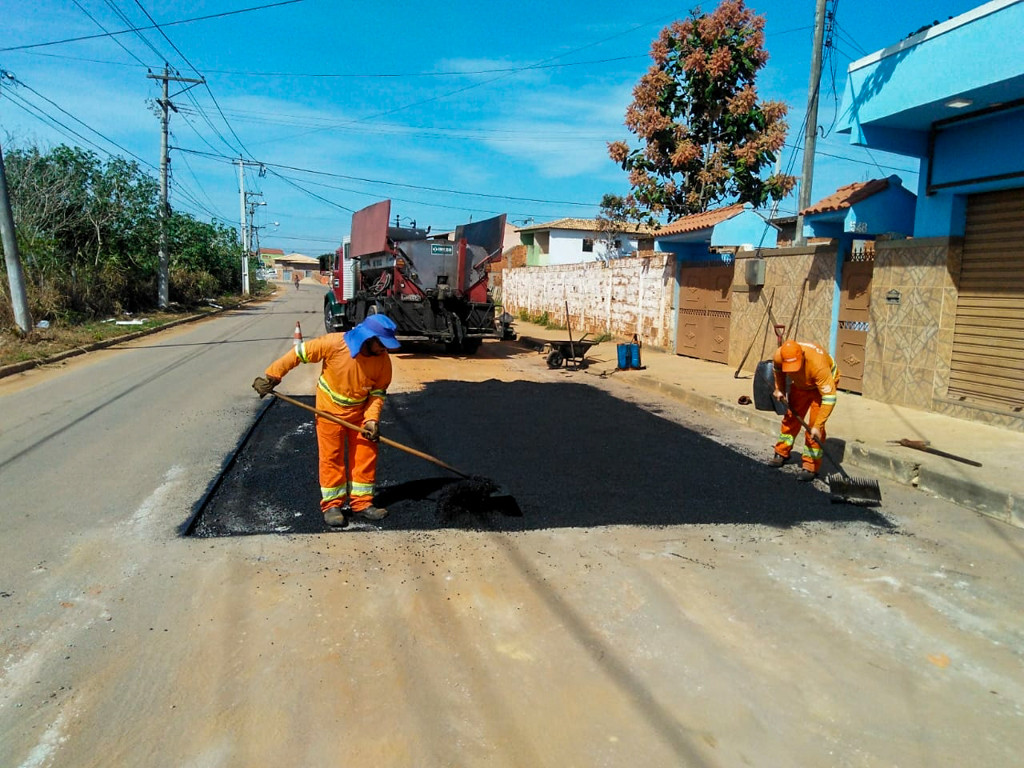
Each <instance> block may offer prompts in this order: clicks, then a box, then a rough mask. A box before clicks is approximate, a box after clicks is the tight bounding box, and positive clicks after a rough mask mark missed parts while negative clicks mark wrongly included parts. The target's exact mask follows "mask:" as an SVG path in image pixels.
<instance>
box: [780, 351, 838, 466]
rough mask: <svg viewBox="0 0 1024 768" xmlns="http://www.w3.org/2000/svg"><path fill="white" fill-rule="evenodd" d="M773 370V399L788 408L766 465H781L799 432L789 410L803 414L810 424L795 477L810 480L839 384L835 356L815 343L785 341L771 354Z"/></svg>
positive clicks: (819, 464) (796, 421)
mask: <svg viewBox="0 0 1024 768" xmlns="http://www.w3.org/2000/svg"><path fill="white" fill-rule="evenodd" d="M773 363H774V371H775V391H774V392H773V393H772V396H773V397H774V398H775V399H776V400H782V401H785V402H786V404H787V406H788V408H789V410H787V411H786V415H785V416H783V417H782V428H781V430H780V432H779V440H778V442H777V443H776V444H775V455H774V456H772V458H771V460H770V461H769V462H768V464H769V466H772V467H781V466H782V465H783V464H785V463H786V461H788V460H789V454H790V453H791V452H792V450H793V443H794V442H795V441H796V437H797V435H799V434H800V421H799V419H797V417H796V416H794V415H793V414H797V415H799V416H801V417H803V419H804V421H806V422H807V425H808V426H809V427H810V428H811V431H810V433H809V434H805V435H804V451H803V460H802V463H803V468H802V469H801V470H800V473H799V474H798V475H797V479H798V480H802V481H808V480H813V479H814V478H815V477H817V475H818V470H820V469H821V456H822V450H821V446H822V445H823V444H824V442H825V422H826V421H828V417H829V415H830V414H831V413H832V409H833V408H835V406H836V386H837V385H838V384H839V368H838V367H836V363H835V360H833V359H832V356H831V355H829V353H828V352H826V351H825V350H824V349H822V348H821V347H819V346H818V345H817V344H812V343H809V342H805V341H802V342H797V341H793V340H790V341H787V342H784V343H783V344H782V346H781V347H779V348H778V349H777V350H775V355H774V357H773ZM787 376H788V377H789V382H790V387H789V397H788V398H787V397H786V396H785V395H784V394H783V393H784V392H785V391H786V377H787Z"/></svg>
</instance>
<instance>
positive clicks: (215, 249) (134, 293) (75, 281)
mask: <svg viewBox="0 0 1024 768" xmlns="http://www.w3.org/2000/svg"><path fill="white" fill-rule="evenodd" d="M6 159H7V163H6V165H7V179H8V187H9V190H10V193H11V207H12V210H13V213H14V219H15V227H16V229H17V233H18V245H19V250H20V251H21V254H22V261H23V263H24V267H25V277H26V285H27V289H28V294H29V302H30V305H31V312H32V315H33V316H34V317H38V318H49V319H64V320H69V321H73V320H75V319H76V318H79V317H94V316H97V315H103V314H111V313H115V312H119V311H121V310H128V311H140V310H147V309H152V308H153V307H154V304H155V297H156V281H157V240H158V234H159V220H158V219H157V205H158V198H159V195H158V187H157V182H156V180H155V179H154V178H153V177H152V176H150V175H149V174H147V173H146V172H145V171H144V170H143V169H142V168H141V167H140V166H139V165H138V164H137V163H135V162H134V161H130V160H126V159H124V158H121V157H116V156H113V157H110V158H108V159H106V160H100V159H99V157H97V155H96V154H95V153H93V152H90V151H86V150H83V149H81V148H77V147H68V146H63V145H62V146H58V147H55V148H53V149H51V150H49V151H46V152H43V151H41V150H40V149H39V148H38V147H35V146H31V147H27V148H18V149H15V150H13V151H10V152H8V153H7V158H6ZM168 234H169V238H170V250H171V293H172V298H173V299H174V300H175V301H177V302H179V303H185V304H191V303H195V302H199V301H202V300H203V299H205V298H207V297H211V296H216V295H218V294H222V293H228V292H235V291H238V290H239V289H240V287H241V268H240V263H239V260H238V255H239V254H240V253H241V248H240V246H239V243H238V237H237V232H236V231H235V230H234V229H229V228H226V227H223V226H218V225H214V224H207V223H204V222H201V221H198V220H197V219H195V218H194V217H192V216H189V215H187V214H183V213H177V212H175V213H172V215H171V217H170V219H169V222H168ZM5 302H6V297H5V296H4V295H3V294H2V293H0V320H3V321H4V322H6V321H7V318H8V315H9V314H10V308H9V307H8V306H6V303H5Z"/></svg>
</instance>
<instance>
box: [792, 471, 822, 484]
mask: <svg viewBox="0 0 1024 768" xmlns="http://www.w3.org/2000/svg"><path fill="white" fill-rule="evenodd" d="M817 476H818V473H817V472H811V470H809V469H801V470H800V471H799V472H797V474H796V479H797V480H799V481H800V482H801V483H809V482H810V481H811V480H813V479H814V478H816V477H817Z"/></svg>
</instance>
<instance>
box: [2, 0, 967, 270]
mask: <svg viewBox="0 0 1024 768" xmlns="http://www.w3.org/2000/svg"><path fill="white" fill-rule="evenodd" d="M271 2H272V0H209V1H208V2H173V1H172V2H165V3H163V4H161V5H157V4H156V3H153V2H152V0H61V1H58V0H31V2H27V1H26V0H0V18H3V20H4V26H3V31H4V34H3V35H2V37H0V69H3V70H5V71H7V72H9V73H11V74H12V75H14V76H15V77H16V78H17V83H12V82H11V81H10V80H5V81H4V82H3V84H2V85H0V140H2V141H3V146H4V148H5V149H7V148H9V147H11V146H24V145H26V144H29V143H37V144H40V145H42V146H44V147H49V146H54V145H57V144H60V143H74V144H78V145H80V146H84V147H87V148H89V149H93V150H94V151H96V152H97V153H98V154H100V155H101V156H104V155H106V154H107V153H112V154H120V155H129V154H131V155H135V156H137V158H138V159H140V161H144V163H145V165H146V167H147V168H148V169H149V170H150V171H151V172H152V173H153V175H154V176H156V175H157V166H158V164H159V153H160V131H159V121H158V119H157V117H156V114H155V112H154V111H153V109H154V108H153V101H154V100H155V99H157V98H159V96H160V86H159V82H158V81H156V80H153V79H148V78H147V77H146V74H147V68H151V69H152V70H153V71H154V72H156V71H159V70H161V69H162V67H163V64H164V61H167V62H168V63H169V64H170V67H171V69H172V71H176V72H177V73H178V74H180V75H181V76H183V77H190V78H196V77H199V76H202V77H204V78H205V79H206V85H199V86H196V87H193V88H191V89H190V90H188V91H187V92H184V93H183V92H181V91H182V88H183V87H184V86H183V85H181V84H174V83H172V86H171V96H172V101H173V102H174V104H175V105H176V106H177V107H178V112H177V113H174V114H172V117H171V139H170V144H171V146H172V151H171V164H172V173H173V180H172V186H171V203H172V205H173V206H174V207H175V209H177V210H181V211H186V212H188V213H191V214H193V215H195V216H196V217H197V218H200V219H203V220H207V221H208V220H210V219H211V218H214V217H215V218H217V219H218V220H221V221H223V222H225V223H226V224H228V225H229V226H234V227H238V225H239V218H240V212H239V191H238V166H237V164H236V162H233V161H237V158H238V157H239V155H240V154H241V155H244V156H245V158H246V159H247V160H250V161H256V162H259V163H262V164H264V171H263V173H262V175H261V172H260V169H259V167H257V166H247V167H246V170H245V177H246V178H245V186H246V189H247V191H249V192H253V193H262V198H258V199H262V200H263V201H265V202H266V205H265V206H261V207H260V208H259V209H258V212H257V216H256V222H257V224H258V225H259V226H260V227H261V229H260V244H261V245H262V246H264V247H273V248H282V249H283V250H285V251H286V252H292V251H297V252H301V253H306V254H308V255H312V256H315V255H318V254H320V253H324V252H328V251H332V250H334V248H335V247H337V245H338V244H339V243H340V242H341V239H342V236H343V235H345V234H347V233H348V230H349V227H350V224H351V215H352V214H351V212H352V210H358V209H360V208H363V207H365V206H367V205H370V204H371V203H374V202H376V201H378V200H381V199H385V198H391V199H392V201H393V202H392V214H393V215H394V214H398V215H400V216H401V218H402V221H403V222H407V221H410V220H415V221H416V223H417V225H418V226H421V227H425V226H427V225H430V226H431V227H433V229H434V230H435V231H438V230H447V229H451V228H454V227H455V226H456V225H458V224H462V223H466V222H468V221H471V220H479V219H481V218H487V217H490V216H493V215H495V214H497V213H507V214H508V218H509V221H510V222H513V223H522V222H525V221H528V220H532V221H533V222H534V223H540V222H543V221H549V220H552V219H558V218H562V217H564V216H574V217H584V218H589V217H593V216H594V215H596V214H597V212H598V203H599V201H600V199H601V196H602V195H603V194H605V193H608V192H612V193H616V194H625V193H626V192H628V191H629V187H628V182H627V179H626V174H625V173H624V172H623V171H622V170H621V169H620V168H619V167H618V166H617V165H615V163H613V162H612V161H611V160H610V159H608V155H607V151H606V144H607V142H608V141H613V140H617V139H631V138H632V137H631V135H630V134H629V133H628V131H626V129H625V128H624V127H623V115H624V113H625V109H626V106H627V105H628V104H629V103H630V101H631V99H632V96H631V91H632V88H633V86H634V85H635V84H636V82H637V80H638V79H639V78H640V77H641V75H642V74H643V73H644V72H645V71H646V69H647V68H648V67H649V66H650V59H649V56H648V51H649V49H650V43H651V41H652V40H653V39H654V38H655V37H656V36H657V35H658V32H659V31H660V30H661V29H662V28H663V27H664V26H666V25H667V24H669V23H670V22H672V21H673V20H675V19H681V18H685V17H686V16H688V15H689V13H690V11H691V9H692V8H693V7H695V6H693V5H689V4H678V3H671V2H660V1H658V0H654V1H651V0H649V1H648V2H645V3H636V4H630V3H623V2H621V0H614V1H609V0H589V1H588V2H579V1H578V0H562V2H536V0H520V1H519V2H515V3H491V4H487V3H480V2H465V1H464V0H447V2H444V3H417V2H400V1H398V0H392V2H378V3H356V2H348V1H336V0H301V2H291V3H286V2H281V0H278V2H279V4H277V5H274V6H273V7H265V8H262V9H260V10H253V11H251V12H245V13H232V12H235V11H241V10H244V9H249V8H256V7H259V6H263V5H267V4H269V3H271ZM715 4H716V3H714V2H709V3H705V4H704V5H703V6H702V7H703V8H704V9H705V10H707V11H710V10H712V9H713V8H714V6H715ZM980 4H981V3H980V2H978V1H977V0H902V1H901V2H892V0H888V1H887V2H882V1H881V0H861V2H859V3H854V2H853V0H838V2H837V3H835V2H830V3H829V8H830V9H832V8H834V9H835V19H836V31H835V33H834V35H833V41H834V48H833V49H831V50H830V52H829V56H828V58H827V60H826V67H825V71H824V73H823V79H822V85H821V101H820V107H819V120H818V121H819V124H820V125H821V127H822V130H823V131H824V133H825V137H824V138H819V141H818V154H817V156H816V160H815V175H814V183H813V187H812V192H813V194H812V198H813V199H815V200H816V199H819V198H821V197H824V196H825V195H827V194H829V193H831V192H832V191H834V190H835V189H836V188H837V187H839V186H842V185H844V184H848V183H850V182H854V181H863V180H866V179H870V178H879V177H881V176H885V175H890V174H893V173H895V174H898V175H899V176H901V177H902V178H903V180H904V184H905V185H906V186H908V187H909V188H911V189H912V190H913V189H916V184H917V174H916V170H917V163H916V161H914V160H913V159H911V158H905V157H899V156H892V155H886V154H884V153H879V152H870V153H869V152H868V151H867V150H865V149H862V148H859V147H854V146H851V145H850V144H849V142H848V137H846V136H844V135H840V134H837V133H836V132H835V131H834V130H832V129H831V126H833V120H834V117H835V115H836V112H837V105H838V104H839V102H841V97H842V90H843V87H844V84H845V79H846V69H847V66H848V65H849V63H850V62H851V61H852V60H855V59H857V58H860V57H861V56H863V55H865V54H867V53H871V52H874V51H876V50H879V49H880V48H884V47H886V46H888V45H891V44H893V43H895V42H898V41H899V40H901V39H903V38H904V37H906V36H907V35H909V34H911V33H912V32H914V31H916V30H918V29H919V28H921V27H922V26H924V25H927V24H930V23H932V22H934V21H944V20H946V19H947V18H949V17H950V16H956V15H959V14H961V13H964V12H966V11H968V10H970V9H971V8H974V7H976V6H978V5H980ZM814 5H815V3H814V0H753V2H748V6H750V7H752V8H753V9H754V10H756V11H757V12H758V13H760V14H763V15H764V16H765V17H766V27H765V31H766V35H767V38H766V47H767V49H768V51H769V53H770V55H771V59H770V60H769V62H768V64H767V66H766V67H765V69H764V70H762V74H761V78H760V80H759V86H758V87H759V92H760V95H761V98H763V99H780V100H783V101H785V102H787V103H788V104H789V106H790V113H789V125H790V131H789V134H790V137H789V140H788V144H789V145H790V146H787V148H786V150H785V154H784V155H783V157H782V158H781V162H782V166H783V168H784V169H785V168H789V167H791V168H792V171H791V172H792V173H794V174H797V175H799V172H800V166H801V162H802V160H801V143H802V142H800V141H799V137H800V136H801V135H802V134H801V131H800V128H801V125H802V123H803V120H804V113H805V108H806V100H807V85H808V77H809V73H810V60H811V47H812V37H811V35H812V27H813V23H814ZM147 14H148V16H149V17H151V18H147ZM198 17H213V18H207V19H204V20H197V21H189V20H190V19H196V18H198ZM174 22H185V23H174ZM154 23H156V24H159V25H161V29H160V30H157V29H150V30H145V31H141V32H138V33H134V32H132V33H128V34H119V35H113V36H106V35H104V30H106V31H107V32H119V31H122V30H126V29H129V28H131V27H133V26H134V27H142V26H149V25H152V24H154ZM161 32H162V33H161ZM81 37H88V38H89V39H84V40H75V41H70V42H61V41H68V40H70V39H72V38H81ZM44 43H56V44H49V45H40V44H44ZM23 46H33V47H23ZM59 124H63V125H59ZM70 131H74V132H75V133H77V134H80V135H81V136H82V137H85V138H86V139H88V140H89V141H90V142H93V143H94V145H95V146H94V145H91V144H88V143H86V142H85V141H83V140H82V139H81V138H78V137H76V136H74V135H73V134H72V133H70ZM819 136H820V134H819ZM253 199H257V198H253ZM785 213H795V203H794V201H793V200H788V201H786V202H784V203H783V205H782V207H781V211H780V215H781V214H785Z"/></svg>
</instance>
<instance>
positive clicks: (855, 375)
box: [836, 242, 875, 393]
mask: <svg viewBox="0 0 1024 768" xmlns="http://www.w3.org/2000/svg"><path fill="white" fill-rule="evenodd" d="M874 268H875V244H874V243H870V242H869V243H865V244H864V245H863V246H862V247H860V248H855V249H854V250H853V251H851V253H850V254H849V255H848V256H847V257H846V259H845V260H844V261H843V273H842V278H841V280H840V283H839V330H838V332H837V333H836V361H837V362H838V363H839V371H840V379H839V383H840V384H841V385H842V386H841V387H840V389H845V390H846V391H848V392H858V393H860V392H863V391H864V356H865V351H866V347H867V341H868V329H869V328H870V322H871V321H870V315H869V312H868V308H869V306H870V304H871V274H872V272H874Z"/></svg>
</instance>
